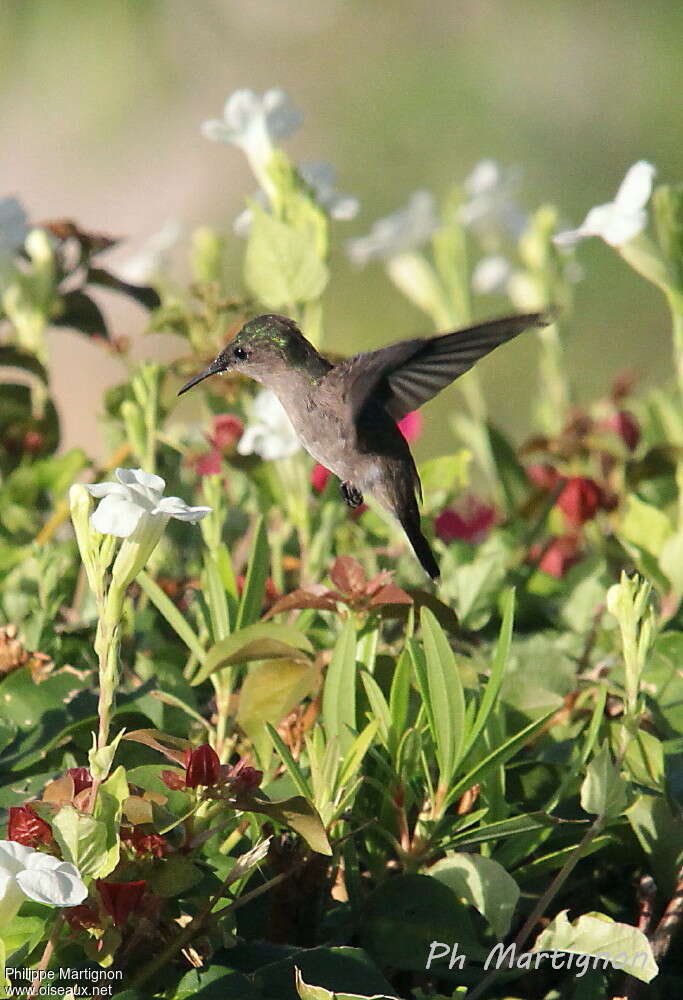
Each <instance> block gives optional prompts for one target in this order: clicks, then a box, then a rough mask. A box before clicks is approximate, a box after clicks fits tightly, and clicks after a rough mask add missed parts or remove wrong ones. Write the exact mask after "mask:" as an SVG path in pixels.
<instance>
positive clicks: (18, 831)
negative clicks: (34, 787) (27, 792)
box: [7, 805, 53, 847]
mask: <svg viewBox="0 0 683 1000" xmlns="http://www.w3.org/2000/svg"><path fill="white" fill-rule="evenodd" d="M7 837H8V838H9V840H13V841H14V842H15V843H16V844H23V845H24V847H37V846H38V844H51V843H52V840H53V837H52V830H51V829H50V826H49V824H48V823H46V822H45V820H43V819H41V818H40V816H38V815H37V814H36V813H35V812H34V811H33V809H32V808H31V806H29V805H25V806H10V811H9V823H8V824H7Z"/></svg>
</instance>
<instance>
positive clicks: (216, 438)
mask: <svg viewBox="0 0 683 1000" xmlns="http://www.w3.org/2000/svg"><path fill="white" fill-rule="evenodd" d="M243 434H244V424H243V423H242V421H241V420H240V418H239V417H236V416H235V414H234V413H221V414H219V415H218V416H217V417H214V418H213V428H212V431H211V435H210V437H209V441H210V442H211V444H212V445H213V446H214V448H217V449H218V451H225V449H226V448H234V446H235V445H236V444H237V442H238V441H239V439H240V438H241V437H242V435H243Z"/></svg>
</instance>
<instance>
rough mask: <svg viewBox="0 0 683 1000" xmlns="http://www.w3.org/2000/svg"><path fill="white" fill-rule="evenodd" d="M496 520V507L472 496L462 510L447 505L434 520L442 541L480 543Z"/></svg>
mask: <svg viewBox="0 0 683 1000" xmlns="http://www.w3.org/2000/svg"><path fill="white" fill-rule="evenodd" d="M495 520H496V509H495V507H492V506H491V505H490V504H487V503H481V502H480V501H479V500H475V499H474V498H473V497H471V498H470V499H469V500H468V501H467V504H466V507H465V510H463V511H462V513H461V512H459V511H457V510H454V509H453V508H452V507H447V508H446V509H445V510H442V511H441V513H440V514H439V516H438V517H437V519H436V520H435V522H434V530H435V531H436V533H437V535H438V536H439V538H440V539H441V541H442V542H446V544H448V543H449V542H453V541H456V540H457V541H460V542H469V543H470V545H478V544H479V543H480V542H483V541H484V539H485V538H486V536H487V535H488V533H489V531H490V530H491V528H492V526H493V524H494V522H495Z"/></svg>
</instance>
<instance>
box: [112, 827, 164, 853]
mask: <svg viewBox="0 0 683 1000" xmlns="http://www.w3.org/2000/svg"><path fill="white" fill-rule="evenodd" d="M121 840H122V841H124V843H126V844H130V845H131V847H132V848H133V850H134V851H135V852H136V854H152V855H153V856H154V857H155V858H163V856H164V854H166V852H167V851H168V841H167V840H165V839H164V837H161V836H160V835H159V834H158V833H143V832H142V830H138V829H137V827H128V828H124V829H123V830H122V831H121Z"/></svg>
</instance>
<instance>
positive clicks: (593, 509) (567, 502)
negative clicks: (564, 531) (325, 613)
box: [557, 476, 604, 528]
mask: <svg viewBox="0 0 683 1000" xmlns="http://www.w3.org/2000/svg"><path fill="white" fill-rule="evenodd" d="M557 506H558V507H559V508H560V510H561V511H562V513H563V514H564V516H565V517H566V518H567V521H569V523H570V524H571V525H572V526H573V527H575V528H580V527H581V525H582V524H585V523H586V521H590V520H591V519H592V518H594V517H595V515H596V514H597V512H598V511H599V510H600V508H601V507H603V506H604V494H603V492H602V490H601V489H600V487H599V486H598V484H597V483H596V482H595V480H594V479H588V478H587V477H586V476H570V477H569V478H568V479H567V481H566V482H565V484H564V487H563V489H562V492H561V493H560V495H559V497H558V498H557Z"/></svg>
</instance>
